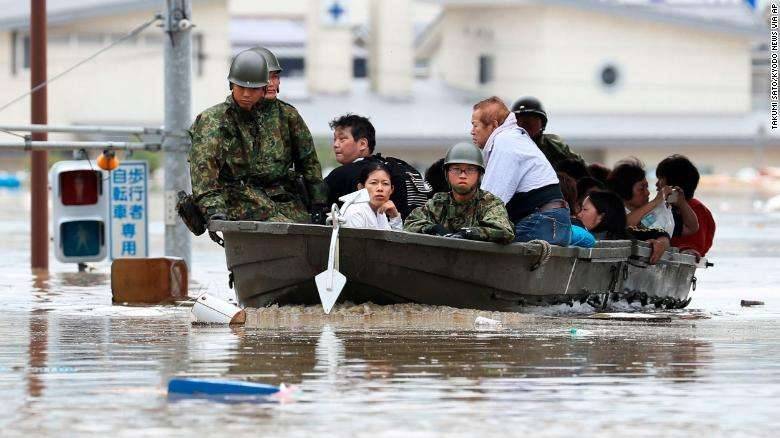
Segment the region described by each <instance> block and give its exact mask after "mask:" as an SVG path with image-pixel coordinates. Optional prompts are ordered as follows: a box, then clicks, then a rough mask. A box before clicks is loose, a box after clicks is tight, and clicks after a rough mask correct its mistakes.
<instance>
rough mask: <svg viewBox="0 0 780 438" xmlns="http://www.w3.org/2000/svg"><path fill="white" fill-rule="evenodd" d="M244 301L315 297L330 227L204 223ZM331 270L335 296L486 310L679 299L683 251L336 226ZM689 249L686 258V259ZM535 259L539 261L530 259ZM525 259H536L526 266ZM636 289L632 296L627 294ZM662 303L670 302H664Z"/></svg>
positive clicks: (689, 269) (686, 286)
mask: <svg viewBox="0 0 780 438" xmlns="http://www.w3.org/2000/svg"><path fill="white" fill-rule="evenodd" d="M210 227H211V229H212V230H213V231H218V232H222V234H223V236H224V239H225V254H226V261H227V266H228V269H229V270H230V271H231V275H232V277H233V280H234V284H235V290H236V294H237V296H238V299H239V301H240V302H241V304H242V305H244V306H249V307H265V306H269V305H273V304H279V305H287V304H318V303H319V302H320V300H319V295H318V293H317V289H316V286H315V284H314V276H315V275H317V274H318V273H320V272H322V271H324V270H325V269H326V266H327V256H328V246H329V243H330V236H331V232H332V228H330V227H325V226H318V225H302V224H281V223H263V222H249V221H247V222H222V221H218V222H214V223H212V224H211V225H210ZM339 236H340V237H339V257H338V259H339V264H338V270H339V271H340V272H341V273H343V274H344V275H345V276H346V277H347V279H348V281H347V286H346V287H345V288H344V290H343V291H342V293H341V295H340V298H339V301H350V302H354V303H360V302H366V301H371V302H374V303H377V304H393V303H408V302H412V303H421V304H428V305H446V306H451V307H460V308H473V309H483V310H491V311H516V310H519V309H520V308H521V307H524V306H528V305H544V304H557V303H572V302H573V301H577V300H578V301H582V302H584V301H586V300H590V301H591V303H592V304H594V300H595V304H599V305H600V304H604V302H605V301H604V299H603V298H600V297H604V298H606V297H610V296H611V297H612V299H620V298H623V297H628V296H631V297H634V296H635V295H636V299H639V300H641V299H642V295H641V294H643V293H644V294H645V295H646V299H648V300H650V301H651V302H655V300H656V298H655V297H658V298H657V299H661V298H663V299H672V298H673V299H674V300H676V301H675V303H678V302H679V301H681V300H685V299H686V298H687V295H688V291H689V290H690V285H691V281H692V279H693V272H694V271H695V265H694V264H693V263H692V262H693V260H692V259H693V258H692V257H689V256H684V255H680V254H673V253H669V254H667V255H665V256H664V260H662V262H660V263H659V264H658V265H653V266H648V265H647V264H646V258H647V256H649V249H648V248H647V247H646V246H643V244H642V243H632V242H631V241H612V242H603V243H602V244H601V245H600V246H599V247H597V248H592V249H584V248H575V247H570V248H562V247H557V246H552V247H550V252H549V257H546V258H545V257H543V255H544V253H543V251H544V248H543V247H542V246H541V245H539V244H533V243H526V244H524V243H516V244H512V245H498V244H492V243H485V242H473V241H466V240H460V239H450V238H443V237H436V236H426V235H420V234H412V233H405V232H398V231H379V230H365V229H350V228H342V229H341V231H340V234H339ZM686 257H689V258H690V260H688V259H686ZM539 262H541V263H539ZM535 265H538V267H537V266H535ZM637 294H638V295H637ZM669 303H671V301H669Z"/></svg>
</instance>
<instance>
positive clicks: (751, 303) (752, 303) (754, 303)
mask: <svg viewBox="0 0 780 438" xmlns="http://www.w3.org/2000/svg"><path fill="white" fill-rule="evenodd" d="M739 304H740V305H741V306H742V307H751V306H763V305H764V302H763V301H753V300H742V301H740V302H739Z"/></svg>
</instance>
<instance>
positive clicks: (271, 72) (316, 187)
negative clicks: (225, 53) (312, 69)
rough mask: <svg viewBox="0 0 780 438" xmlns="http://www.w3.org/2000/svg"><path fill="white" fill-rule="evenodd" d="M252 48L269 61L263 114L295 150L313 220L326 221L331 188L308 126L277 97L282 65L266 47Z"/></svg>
mask: <svg viewBox="0 0 780 438" xmlns="http://www.w3.org/2000/svg"><path fill="white" fill-rule="evenodd" d="M252 50H253V51H255V52H257V53H259V54H261V55H262V56H263V57H264V58H265V60H266V62H267V63H268V87H266V93H265V98H264V100H263V102H262V103H261V104H260V114H261V116H262V118H263V121H264V123H265V125H266V126H267V127H268V128H269V129H273V130H274V132H278V133H279V134H280V135H281V139H282V142H283V143H284V145H285V146H286V147H287V149H289V150H291V151H293V159H294V165H295V170H296V171H298V173H299V174H300V176H301V177H302V182H303V187H304V190H305V191H306V193H305V195H306V196H305V197H306V198H308V199H307V203H308V204H309V207H310V210H311V212H312V220H313V221H314V222H315V223H319V222H320V219H322V221H323V222H324V212H325V210H326V204H327V199H328V188H327V186H326V185H325V182H324V181H323V179H322V169H321V167H320V161H319V159H318V158H317V151H316V150H315V148H314V140H313V139H312V136H311V132H310V131H309V127H308V126H306V122H304V121H303V118H302V117H301V115H300V114H299V113H298V110H296V109H295V107H294V106H292V105H290V104H289V103H287V102H284V101H282V100H281V99H278V94H279V86H280V84H281V78H280V74H281V72H282V67H281V66H280V65H279V60H278V59H277V58H276V55H274V54H273V52H271V51H270V50H268V49H266V48H265V47H254V48H252ZM320 216H321V218H320Z"/></svg>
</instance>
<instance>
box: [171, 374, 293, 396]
mask: <svg viewBox="0 0 780 438" xmlns="http://www.w3.org/2000/svg"><path fill="white" fill-rule="evenodd" d="M279 390H280V388H279V387H278V386H273V385H265V384H262V383H252V382H243V381H237V380H219V379H192V378H174V379H171V380H170V381H169V382H168V394H189V395H203V396H213V395H233V394H237V395H272V394H276V393H277V392H279Z"/></svg>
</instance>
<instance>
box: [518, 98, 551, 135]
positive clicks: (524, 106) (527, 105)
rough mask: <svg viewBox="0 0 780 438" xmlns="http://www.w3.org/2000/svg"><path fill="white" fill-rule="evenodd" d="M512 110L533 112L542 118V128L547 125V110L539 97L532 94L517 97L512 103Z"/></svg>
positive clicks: (526, 112) (524, 112)
mask: <svg viewBox="0 0 780 438" xmlns="http://www.w3.org/2000/svg"><path fill="white" fill-rule="evenodd" d="M512 112H513V113H515V115H517V114H533V115H536V116H539V118H541V119H542V130H544V128H546V127H547V111H545V110H544V105H542V102H541V101H539V99H537V98H535V97H533V96H525V97H521V98H520V99H517V102H515V103H514V105H512Z"/></svg>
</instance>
